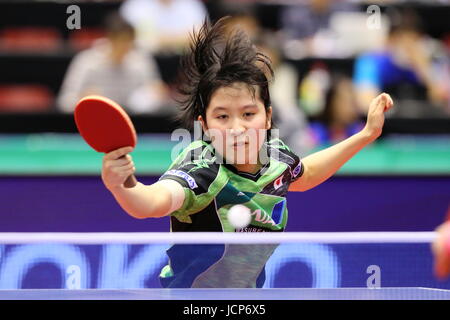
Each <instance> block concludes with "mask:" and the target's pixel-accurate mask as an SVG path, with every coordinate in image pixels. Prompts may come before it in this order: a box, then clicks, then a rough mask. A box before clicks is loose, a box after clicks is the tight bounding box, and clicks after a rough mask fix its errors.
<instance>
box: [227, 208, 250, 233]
mask: <svg viewBox="0 0 450 320" xmlns="http://www.w3.org/2000/svg"><path fill="white" fill-rule="evenodd" d="M228 221H229V222H230V224H231V225H232V226H233V227H235V228H236V229H241V228H245V227H246V226H248V225H249V224H250V222H251V221H252V215H251V213H250V209H249V208H247V207H246V206H244V205H242V204H237V205H235V206H232V207H231V208H230V209H229V210H228Z"/></svg>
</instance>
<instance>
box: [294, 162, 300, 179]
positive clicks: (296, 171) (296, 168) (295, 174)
mask: <svg viewBox="0 0 450 320" xmlns="http://www.w3.org/2000/svg"><path fill="white" fill-rule="evenodd" d="M301 170H302V163H301V162H299V164H298V165H297V166H296V167H295V169H294V171H292V175H293V176H294V178H295V177H296V176H298V174H299V173H300V171H301Z"/></svg>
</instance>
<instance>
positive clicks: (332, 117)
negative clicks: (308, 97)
mask: <svg viewBox="0 0 450 320" xmlns="http://www.w3.org/2000/svg"><path fill="white" fill-rule="evenodd" d="M363 127H364V122H363V121H362V120H361V119H360V113H359V109H358V106H357V102H356V94H355V90H354V87H353V83H352V80H351V79H350V78H349V77H346V76H343V75H335V76H334V77H332V79H331V85H330V87H329V89H328V91H327V93H326V97H325V105H324V109H323V111H322V112H321V113H320V114H319V116H318V117H316V121H312V122H311V129H312V132H313V136H314V139H315V142H316V144H318V145H323V144H333V143H336V142H339V141H342V140H344V139H346V138H348V137H350V136H351V135H353V134H355V133H357V132H359V131H360V130H361V129H362V128H363Z"/></svg>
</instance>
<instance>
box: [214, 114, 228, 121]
mask: <svg viewBox="0 0 450 320" xmlns="http://www.w3.org/2000/svg"><path fill="white" fill-rule="evenodd" d="M216 118H217V119H221V120H224V119H227V118H228V116H227V115H226V114H221V115H220V116H217V117H216Z"/></svg>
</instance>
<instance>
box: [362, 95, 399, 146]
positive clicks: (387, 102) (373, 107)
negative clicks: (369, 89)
mask: <svg viewBox="0 0 450 320" xmlns="http://www.w3.org/2000/svg"><path fill="white" fill-rule="evenodd" d="M393 105H394V101H393V100H392V98H391V96H390V95H388V94H387V93H382V94H380V95H378V96H377V97H376V98H374V99H373V100H372V102H371V103H370V106H369V111H368V112H367V122H366V126H365V127H364V130H365V131H366V132H367V134H368V136H369V137H370V138H371V139H372V140H375V139H377V138H378V137H379V136H380V135H381V132H382V130H383V125H384V118H385V117H384V113H385V112H386V111H388V110H389V109H390V108H392V106H393Z"/></svg>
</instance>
